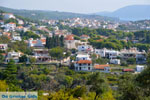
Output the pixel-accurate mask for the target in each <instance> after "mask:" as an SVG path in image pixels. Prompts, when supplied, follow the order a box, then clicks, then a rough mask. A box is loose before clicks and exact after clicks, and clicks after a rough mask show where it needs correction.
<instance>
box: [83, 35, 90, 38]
mask: <svg viewBox="0 0 150 100" xmlns="http://www.w3.org/2000/svg"><path fill="white" fill-rule="evenodd" d="M81 37H86V38H88V37H89V36H88V35H81Z"/></svg>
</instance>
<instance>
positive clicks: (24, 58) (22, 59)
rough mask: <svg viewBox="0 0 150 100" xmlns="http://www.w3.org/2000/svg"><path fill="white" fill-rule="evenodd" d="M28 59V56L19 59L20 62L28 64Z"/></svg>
mask: <svg viewBox="0 0 150 100" xmlns="http://www.w3.org/2000/svg"><path fill="white" fill-rule="evenodd" d="M27 60H28V58H27V56H26V55H23V56H21V57H19V62H27Z"/></svg>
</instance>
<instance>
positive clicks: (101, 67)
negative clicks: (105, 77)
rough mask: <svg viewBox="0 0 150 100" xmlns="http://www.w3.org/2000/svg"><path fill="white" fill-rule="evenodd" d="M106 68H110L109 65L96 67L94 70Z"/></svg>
mask: <svg viewBox="0 0 150 100" xmlns="http://www.w3.org/2000/svg"><path fill="white" fill-rule="evenodd" d="M105 67H109V65H95V66H94V69H104V68H105Z"/></svg>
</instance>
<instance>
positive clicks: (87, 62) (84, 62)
mask: <svg viewBox="0 0 150 100" xmlns="http://www.w3.org/2000/svg"><path fill="white" fill-rule="evenodd" d="M77 63H78V64H92V61H91V60H80V61H78V62H77Z"/></svg>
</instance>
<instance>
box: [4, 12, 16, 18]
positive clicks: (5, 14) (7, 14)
mask: <svg viewBox="0 0 150 100" xmlns="http://www.w3.org/2000/svg"><path fill="white" fill-rule="evenodd" d="M3 16H4V18H5V19H10V18H14V19H15V18H16V17H15V16H14V15H13V14H11V13H3Z"/></svg>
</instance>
